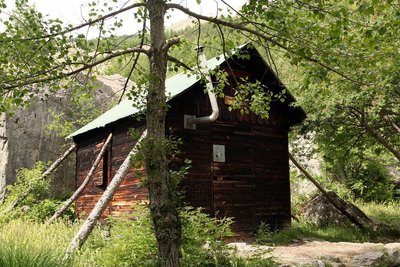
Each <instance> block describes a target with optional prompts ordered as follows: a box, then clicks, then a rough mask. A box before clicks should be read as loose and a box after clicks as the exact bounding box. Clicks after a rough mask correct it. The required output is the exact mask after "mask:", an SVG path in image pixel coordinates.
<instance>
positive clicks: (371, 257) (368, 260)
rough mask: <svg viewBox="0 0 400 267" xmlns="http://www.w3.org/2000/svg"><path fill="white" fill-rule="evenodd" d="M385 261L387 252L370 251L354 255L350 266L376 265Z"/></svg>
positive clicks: (365, 266)
mask: <svg viewBox="0 0 400 267" xmlns="http://www.w3.org/2000/svg"><path fill="white" fill-rule="evenodd" d="M384 262H385V254H383V253H382V252H368V253H365V254H361V255H357V256H354V258H353V260H352V262H351V264H350V266H353V267H375V266H379V265H381V264H383V263H384Z"/></svg>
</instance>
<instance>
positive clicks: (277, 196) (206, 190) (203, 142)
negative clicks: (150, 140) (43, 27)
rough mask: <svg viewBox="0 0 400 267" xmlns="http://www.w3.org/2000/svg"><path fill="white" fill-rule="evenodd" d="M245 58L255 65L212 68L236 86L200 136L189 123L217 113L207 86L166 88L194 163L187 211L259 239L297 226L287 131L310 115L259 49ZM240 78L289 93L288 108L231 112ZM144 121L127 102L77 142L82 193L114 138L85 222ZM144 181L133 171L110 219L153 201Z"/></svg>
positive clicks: (174, 82)
mask: <svg viewBox="0 0 400 267" xmlns="http://www.w3.org/2000/svg"><path fill="white" fill-rule="evenodd" d="M240 52H241V53H247V54H248V55H249V57H247V58H245V57H238V56H236V54H234V55H233V56H231V57H230V58H229V59H227V60H225V59H224V57H223V56H220V57H217V58H213V59H211V60H208V66H209V68H210V69H216V68H219V69H222V70H225V71H227V73H228V74H229V76H230V77H229V78H230V79H231V80H232V83H231V86H227V87H226V88H225V98H224V99H218V106H219V110H220V114H219V117H218V118H217V120H216V121H214V122H212V123H206V124H198V125H196V129H186V128H185V127H184V117H185V115H195V116H196V117H201V116H207V115H209V114H210V113H211V107H210V101H209V98H208V96H207V94H205V92H204V89H205V86H204V83H203V82H202V81H201V80H199V79H198V77H196V76H190V77H188V76H187V75H186V74H178V75H176V76H174V77H172V78H170V79H168V80H167V82H166V91H167V94H168V95H170V96H171V99H170V100H169V106H170V108H169V110H168V112H167V117H166V128H167V130H168V132H169V133H171V134H173V135H174V136H177V137H179V138H181V139H182V145H181V147H180V151H181V154H180V157H181V159H182V162H183V159H185V158H187V159H190V160H191V161H192V166H191V168H190V170H189V173H188V175H187V176H186V177H185V178H184V180H183V181H182V189H183V191H184V196H185V197H184V199H185V201H186V203H188V204H189V205H191V206H194V207H202V208H203V210H204V212H206V213H208V214H210V215H212V216H220V217H223V216H229V217H234V221H235V223H234V225H233V230H234V231H236V232H240V233H242V232H253V231H254V230H255V229H256V228H257V226H258V225H259V224H260V223H261V222H265V223H268V224H269V225H271V227H277V228H282V227H284V226H289V225H290V219H291V217H290V183H289V159H288V131H289V129H290V127H291V126H293V125H295V124H298V123H300V122H302V121H303V120H304V118H305V113H304V111H303V110H302V109H301V108H299V107H295V106H294V105H293V103H294V102H295V99H294V98H293V96H292V95H291V94H290V93H289V92H288V91H287V90H286V89H285V87H284V85H283V84H282V83H281V82H280V81H279V79H278V78H277V77H276V76H275V74H274V73H273V71H271V69H270V68H269V66H268V65H267V64H266V62H265V61H264V60H263V58H262V57H261V56H260V54H259V52H258V51H257V50H256V49H255V48H254V47H253V46H252V45H244V46H242V47H241V48H240ZM233 77H236V80H240V78H244V77H247V79H249V80H251V81H255V80H258V81H259V82H261V84H262V85H263V86H264V87H265V88H266V89H265V90H268V91H270V92H274V93H278V92H282V90H283V89H285V91H283V92H284V95H285V98H284V101H283V102H282V101H273V102H272V104H271V108H270V115H269V118H268V119H261V118H260V117H258V116H257V115H255V114H252V113H250V114H248V115H246V114H241V112H240V111H230V110H229V106H230V103H231V100H232V98H233V97H235V89H234V86H232V85H233V84H234V82H233V80H234V78H233ZM213 79H214V78H213ZM214 82H215V81H214ZM138 113H139V110H138V109H136V108H135V107H133V106H132V102H131V101H130V100H125V101H122V102H121V103H120V104H119V105H117V106H115V107H114V108H112V109H110V110H109V111H107V112H106V113H104V114H103V115H101V116H100V117H98V118H97V119H95V120H94V121H92V122H91V123H89V124H87V125H86V126H84V127H82V128H81V129H79V130H78V131H76V132H75V133H73V134H72V135H71V137H72V138H73V140H74V141H75V143H76V144H77V152H76V153H77V154H76V159H77V161H76V169H77V174H76V185H77V186H79V185H80V184H81V183H82V181H83V179H84V178H85V176H86V174H87V173H88V170H89V169H90V167H91V165H92V164H93V162H94V160H95V158H96V155H97V154H98V152H99V150H100V149H101V147H102V144H103V142H104V140H105V138H106V137H107V135H108V134H109V133H113V138H112V143H111V145H110V146H109V147H108V151H107V153H106V154H105V155H104V157H103V161H102V163H101V164H100V165H99V167H98V168H97V170H96V174H95V177H94V179H93V180H92V182H91V183H90V184H89V186H88V187H87V188H86V189H85V191H84V193H83V194H82V195H81V196H80V197H79V199H78V200H77V203H76V212H77V214H78V215H82V214H88V213H89V212H90V211H91V209H92V208H93V207H94V205H95V203H96V202H97V200H98V198H99V197H100V195H101V194H102V193H103V191H104V190H105V188H106V187H107V184H108V183H109V182H110V180H111V179H112V177H113V176H114V174H115V173H116V171H117V170H118V168H119V166H120V165H121V163H122V162H123V160H124V159H125V157H126V155H127V154H128V153H129V151H130V150H131V149H132V148H133V146H134V144H135V142H134V141H132V138H131V135H130V129H131V128H137V129H140V130H142V131H143V130H144V129H145V128H146V122H145V120H138V119H137V117H138ZM142 117H143V116H142ZM138 171H139V173H138ZM140 172H141V174H140ZM141 175H144V170H143V169H139V170H137V169H136V170H135V169H134V167H132V169H131V171H130V172H129V174H128V175H127V177H126V178H125V179H124V181H123V182H122V184H121V186H120V187H119V189H118V191H117V193H116V194H115V196H114V198H113V199H112V201H111V204H110V205H109V207H108V208H107V210H106V211H105V214H106V215H113V216H118V215H121V214H124V213H129V212H131V211H132V205H133V204H134V203H135V202H138V201H144V200H146V199H147V198H148V192H147V189H146V188H145V187H142V186H141Z"/></svg>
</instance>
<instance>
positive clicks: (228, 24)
mask: <svg viewBox="0 0 400 267" xmlns="http://www.w3.org/2000/svg"><path fill="white" fill-rule="evenodd" d="M167 8H168V9H177V10H180V11H182V12H183V13H185V14H187V15H189V16H191V17H194V18H196V19H199V20H204V21H208V22H211V23H215V24H219V25H222V26H225V27H229V28H232V29H236V30H241V31H245V32H248V33H251V34H254V35H256V36H259V37H261V38H262V39H264V40H265V41H268V42H270V43H272V44H274V45H276V46H278V47H280V48H282V49H284V50H286V51H288V52H290V53H295V51H293V50H292V49H290V48H289V47H287V46H285V45H283V44H281V43H280V42H278V41H276V40H274V39H273V38H272V37H269V36H267V35H265V34H263V33H260V31H257V30H253V29H251V28H248V27H245V26H243V25H241V24H237V23H232V22H228V21H225V20H221V19H218V18H212V17H207V16H204V15H200V14H197V13H195V12H192V11H190V10H189V9H187V8H185V7H183V6H181V5H179V4H173V3H168V4H167ZM303 58H304V59H307V60H308V61H310V62H312V63H315V64H317V65H319V66H321V67H323V68H325V69H327V70H329V71H331V72H333V73H336V74H337V75H339V76H340V77H342V78H344V79H346V80H349V81H351V82H354V83H357V84H361V82H359V81H357V80H355V79H353V78H351V77H349V76H347V75H346V74H343V73H341V72H340V71H338V70H336V69H334V68H332V67H330V66H328V65H326V64H325V63H323V62H320V61H319V60H318V59H316V58H313V57H309V56H304V57H303Z"/></svg>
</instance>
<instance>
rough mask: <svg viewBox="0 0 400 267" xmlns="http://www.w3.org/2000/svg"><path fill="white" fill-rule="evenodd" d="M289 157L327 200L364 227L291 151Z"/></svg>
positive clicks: (356, 223) (360, 226) (357, 224)
mask: <svg viewBox="0 0 400 267" xmlns="http://www.w3.org/2000/svg"><path fill="white" fill-rule="evenodd" d="M289 159H290V160H291V161H292V162H293V164H294V165H296V167H297V168H298V169H299V170H300V171H301V172H302V173H303V174H304V175H305V176H306V178H307V179H308V180H310V181H311V182H312V183H313V184H314V185H315V186H316V187H317V188H318V190H319V191H321V193H322V194H323V195H324V196H325V197H326V198H327V199H328V201H329V202H330V203H331V204H332V205H333V206H334V207H335V208H336V209H337V210H339V211H340V212H341V213H342V214H343V215H344V216H346V217H347V218H348V219H349V220H350V221H351V222H352V223H354V224H355V225H356V226H357V227H358V228H360V229H361V230H364V229H365V226H364V225H363V224H362V223H361V222H360V221H359V220H358V219H357V218H356V217H354V216H353V215H351V214H350V213H349V212H348V211H347V210H346V208H345V207H343V206H342V205H341V204H340V203H338V201H336V200H335V199H334V198H333V197H332V196H331V195H330V194H329V193H328V192H326V190H325V189H324V188H323V187H322V186H321V185H320V184H319V183H318V182H317V180H315V179H314V178H313V177H312V176H311V174H309V173H308V171H307V170H306V169H304V168H303V166H301V165H300V163H299V162H298V161H297V160H296V159H295V158H294V157H293V155H292V154H291V153H289Z"/></svg>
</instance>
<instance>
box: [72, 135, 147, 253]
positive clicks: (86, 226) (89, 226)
mask: <svg viewBox="0 0 400 267" xmlns="http://www.w3.org/2000/svg"><path fill="white" fill-rule="evenodd" d="M146 135H147V130H145V131H144V132H143V133H142V136H141V137H140V138H139V140H138V141H137V142H136V145H135V146H134V147H133V149H132V150H131V152H129V154H128V156H127V157H126V158H125V160H124V162H123V163H122V164H121V166H120V167H119V169H118V172H117V173H116V174H115V176H114V177H113V179H112V180H111V183H110V184H109V185H108V186H107V189H106V190H105V191H104V193H103V195H102V196H101V197H100V199H99V201H98V202H97V203H96V206H95V207H94V208H93V210H92V211H91V212H90V214H89V216H88V217H87V218H86V220H85V222H84V223H83V225H82V227H81V228H80V229H79V231H78V233H76V235H75V236H74V238H73V239H72V241H71V243H70V244H69V247H68V248H67V250H66V252H65V259H68V258H70V257H71V255H72V254H73V253H74V252H75V251H76V250H77V249H79V248H80V247H81V246H82V245H83V244H84V243H85V241H86V239H87V238H88V237H89V235H90V233H91V232H92V230H93V228H94V226H95V224H96V222H97V221H98V220H99V218H100V216H101V214H102V213H103V211H104V210H105V208H106V207H107V205H108V203H109V202H110V200H111V199H112V197H113V196H114V194H115V192H116V191H117V189H118V187H119V185H120V184H121V181H122V179H123V178H124V177H125V176H126V174H127V173H128V171H129V169H130V167H131V163H132V157H133V156H134V155H135V154H137V151H138V145H139V143H140V142H141V141H142V140H143V138H145V137H146Z"/></svg>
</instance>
